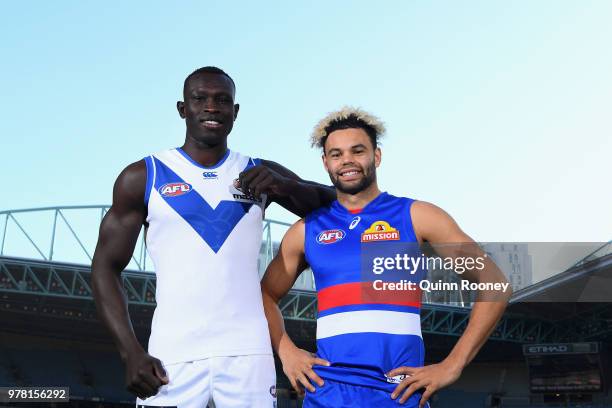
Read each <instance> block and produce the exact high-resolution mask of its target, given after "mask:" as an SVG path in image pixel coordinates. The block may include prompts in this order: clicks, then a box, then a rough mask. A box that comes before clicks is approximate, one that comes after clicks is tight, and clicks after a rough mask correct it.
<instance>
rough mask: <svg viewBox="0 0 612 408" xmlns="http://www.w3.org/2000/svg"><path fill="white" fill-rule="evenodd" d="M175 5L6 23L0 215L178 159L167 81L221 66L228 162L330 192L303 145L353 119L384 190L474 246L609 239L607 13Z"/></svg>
mask: <svg viewBox="0 0 612 408" xmlns="http://www.w3.org/2000/svg"><path fill="white" fill-rule="evenodd" d="M126 3H127V2H126ZM180 5H181V7H180V8H179V7H176V6H175V5H174V4H170V3H168V2H162V1H147V2H129V4H123V3H120V2H110V3H101V2H93V1H88V2H86V1H83V2H81V1H62V2H43V1H40V2H34V1H30V2H12V3H4V4H3V5H2V12H1V13H0V45H1V48H2V63H1V64H0V74H1V75H0V118H1V119H0V138H1V155H0V183H1V185H2V186H4V189H3V190H4V191H3V193H2V194H0V209H12V208H27V207H40V206H49V205H73V204H106V203H109V202H110V200H111V189H112V184H113V182H114V179H115V178H116V176H117V175H118V173H119V172H120V171H121V169H122V168H124V167H125V166H126V165H128V164H129V163H131V162H133V161H136V160H139V159H140V158H142V157H143V156H145V155H147V154H149V153H151V152H155V151H158V150H162V149H165V148H168V147H175V146H179V145H181V144H182V142H183V139H184V124H183V122H182V121H181V120H180V118H179V117H178V115H177V113H176V110H175V103H176V101H177V100H178V99H180V98H181V86H182V81H183V79H184V77H185V76H186V75H187V74H188V73H189V72H191V71H192V70H194V69H195V68H198V67H200V66H204V65H217V66H219V67H222V68H223V69H225V70H226V71H227V72H228V73H230V75H232V76H233V78H234V80H235V82H236V84H237V101H238V102H239V103H240V104H241V110H240V115H239V118H238V121H237V122H236V124H235V128H234V131H233V132H232V134H231V135H230V141H229V143H230V147H231V148H232V149H234V150H238V151H241V152H242V153H245V154H249V155H252V156H256V157H263V158H266V159H271V160H275V161H278V162H279V163H281V164H284V165H286V166H287V167H289V168H291V169H292V170H294V171H295V172H297V173H298V174H299V175H301V176H302V177H304V178H308V179H312V180H316V181H320V182H328V178H327V175H326V174H325V172H324V171H323V168H322V165H321V162H320V157H319V156H320V154H319V152H318V151H316V150H312V149H310V147H309V145H308V136H309V134H310V131H311V129H312V127H313V126H314V124H315V123H316V122H317V121H318V120H319V119H320V118H321V117H322V116H323V115H325V114H326V113H327V112H329V111H331V110H334V109H336V108H338V107H340V106H342V105H345V104H350V105H356V106H361V107H362V108H364V109H366V110H369V111H371V112H373V113H375V114H376V115H378V116H380V117H381V118H382V119H383V120H384V121H385V122H386V124H387V128H388V135H387V137H386V139H385V140H384V141H383V146H382V148H383V163H382V166H381V168H380V170H379V184H380V186H381V188H382V189H383V190H387V191H389V192H391V193H393V194H396V195H405V196H409V197H413V198H417V199H422V200H427V201H431V202H433V203H435V204H437V205H439V206H441V207H442V208H444V209H446V210H447V211H448V212H449V213H450V214H451V215H452V216H453V217H454V218H455V219H456V220H457V221H458V222H459V224H460V225H461V226H462V227H463V229H464V230H465V231H466V232H467V233H468V234H470V235H471V236H472V237H474V238H475V239H476V240H480V241H607V240H609V239H610V238H612V233H611V232H612V211H611V209H612V192H611V191H612V189H610V174H611V170H612V165H611V164H610V163H611V162H612V161H611V160H610V152H611V151H612V138H611V135H612V123H611V118H612V115H610V106H612V80H611V79H610V72H612V53H610V44H609V42H610V39H611V38H612V28H610V24H609V21H610V19H611V18H612V2H609V1H586V0H585V1H538V2H533V1H517V2H501V1H495V2H491V1H464V2H455V1H436V2H425V1H421V2H417V1H394V2H380V3H373V2H365V1H363V2H358V1H350V2H349V1H335V2H324V1H312V2H299V3H298V2H257V3H255V2H250V3H247V2H244V3H237V2H234V3H229V2H203V1H201V2H181V3H180ZM268 216H270V217H273V218H277V219H281V220H284V221H293V220H294V219H295V218H294V217H293V216H292V215H290V214H288V213H287V212H285V211H283V210H282V209H279V208H273V207H272V208H271V209H270V211H269V213H268Z"/></svg>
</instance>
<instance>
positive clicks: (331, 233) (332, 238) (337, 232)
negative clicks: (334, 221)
mask: <svg viewBox="0 0 612 408" xmlns="http://www.w3.org/2000/svg"><path fill="white" fill-rule="evenodd" d="M345 236H346V233H345V232H344V231H343V230H341V229H331V230H325V231H323V232H321V233H319V235H317V243H319V244H323V245H327V244H333V243H335V242H338V241H340V240H342V238H344V237H345Z"/></svg>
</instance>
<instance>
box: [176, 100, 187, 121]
mask: <svg viewBox="0 0 612 408" xmlns="http://www.w3.org/2000/svg"><path fill="white" fill-rule="evenodd" d="M176 110H177V111H178V113H179V116H180V117H181V118H183V119H185V103H184V102H183V101H178V102H177V103H176Z"/></svg>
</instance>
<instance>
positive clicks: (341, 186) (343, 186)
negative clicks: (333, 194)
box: [334, 180, 367, 195]
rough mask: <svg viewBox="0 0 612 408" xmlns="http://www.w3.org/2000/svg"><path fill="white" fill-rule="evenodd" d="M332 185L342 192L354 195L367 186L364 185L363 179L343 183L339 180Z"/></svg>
mask: <svg viewBox="0 0 612 408" xmlns="http://www.w3.org/2000/svg"><path fill="white" fill-rule="evenodd" d="M334 186H335V187H336V188H337V189H338V190H339V191H340V192H342V193H344V194H351V195H355V194H357V193H360V192H362V191H363V190H365V188H366V187H367V186H366V185H365V183H364V182H363V180H360V181H358V182H356V183H343V182H341V181H338V182H336V183H334Z"/></svg>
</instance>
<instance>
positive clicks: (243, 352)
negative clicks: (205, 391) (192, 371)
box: [151, 348, 272, 366]
mask: <svg viewBox="0 0 612 408" xmlns="http://www.w3.org/2000/svg"><path fill="white" fill-rule="evenodd" d="M151 355H152V356H153V357H156V358H159V359H160V360H161V361H162V363H163V365H164V366H168V365H173V364H180V363H186V362H189V361H197V360H206V359H207V358H213V357H230V356H252V355H272V350H270V349H262V348H253V349H230V350H220V351H212V352H209V353H204V354H197V355H195V356H193V357H180V358H178V359H176V358H173V359H164V358H160V357H158V356H157V355H155V354H151Z"/></svg>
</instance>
